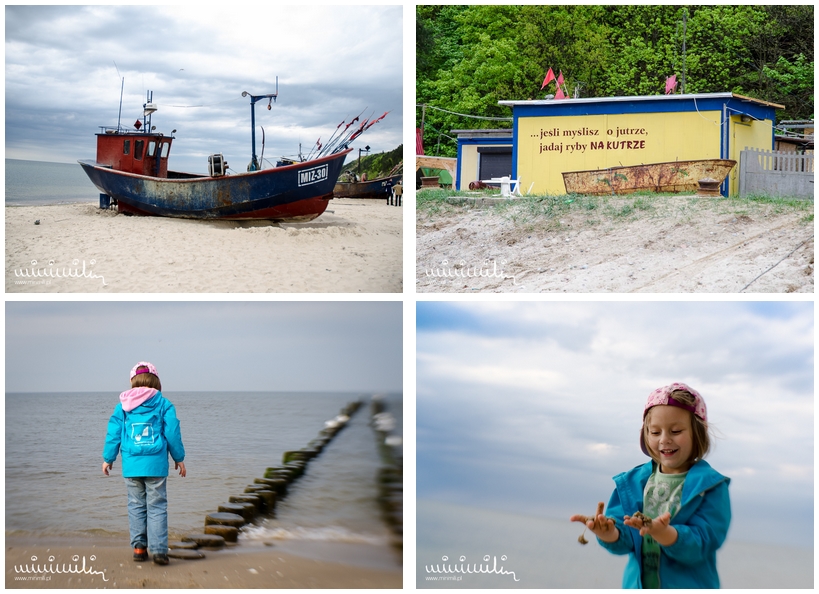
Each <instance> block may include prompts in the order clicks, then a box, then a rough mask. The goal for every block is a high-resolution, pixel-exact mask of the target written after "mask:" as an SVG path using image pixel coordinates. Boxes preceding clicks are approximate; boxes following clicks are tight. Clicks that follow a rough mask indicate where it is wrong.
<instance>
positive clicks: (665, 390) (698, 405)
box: [640, 382, 708, 456]
mask: <svg viewBox="0 0 819 594" xmlns="http://www.w3.org/2000/svg"><path fill="white" fill-rule="evenodd" d="M677 390H680V391H682V392H688V393H689V394H691V396H693V397H694V406H690V405H688V404H685V403H683V402H679V401H677V400H674V398H673V397H672V396H671V393H672V392H676V391H677ZM660 404H665V405H668V406H676V407H679V408H682V409H685V410H687V411H689V412H692V413H694V414H695V415H697V416H698V417H699V418H700V419H702V420H703V421H704V422H706V423H707V422H708V411H707V410H706V408H705V400H703V399H702V396H700V393H699V392H697V391H696V390H695V389H694V388H691V387H689V386H687V385H686V384H682V383H679V382H675V383H673V384H670V385H668V386H663V387H662V388H657V389H656V390H654V391H653V392H652V393H651V394H649V395H648V400H647V401H646V407H645V409H643V420H645V418H646V415H647V414H648V410H649V409H650V408H652V407H654V406H657V405H660ZM640 449H642V450H643V453H644V454H645V455H646V456H649V455H650V454H649V453H648V450H647V449H646V442H645V438H644V436H643V429H642V428H640Z"/></svg>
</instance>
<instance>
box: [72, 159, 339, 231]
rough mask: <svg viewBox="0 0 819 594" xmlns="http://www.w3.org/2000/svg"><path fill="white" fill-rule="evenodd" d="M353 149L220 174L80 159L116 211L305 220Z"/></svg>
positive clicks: (328, 193) (327, 195)
mask: <svg viewBox="0 0 819 594" xmlns="http://www.w3.org/2000/svg"><path fill="white" fill-rule="evenodd" d="M350 150H352V149H348V150H346V151H344V152H340V153H336V154H333V155H329V156H327V157H323V158H321V159H316V160H313V161H306V162H304V163H296V164H294V165H285V166H282V167H276V168H273V169H264V170H261V171H254V172H251V173H240V174H237V175H225V176H220V177H206V176H195V175H192V174H184V173H174V172H172V171H169V172H168V177H167V178H160V177H151V176H146V175H138V174H134V173H126V172H123V171H116V170H114V169H111V168H110V167H103V166H100V165H98V164H97V163H96V162H94V161H80V162H79V163H80V165H81V166H82V168H83V170H84V171H85V173H86V174H87V175H88V177H89V179H90V180H91V182H92V183H93V184H94V185H95V186H96V187H97V188H98V189H99V191H100V192H102V193H103V194H105V195H107V196H110V197H111V198H113V199H115V200H116V201H117V205H118V208H119V210H120V211H121V212H127V213H132V214H141V215H153V216H165V217H180V218H187V219H273V220H283V221H284V220H290V221H308V220H311V219H314V218H316V217H317V216H319V215H320V214H321V213H323V212H324V210H325V209H326V208H327V204H328V202H329V200H330V199H332V197H333V186H334V185H335V183H336V180H337V179H338V176H339V174H340V173H341V168H342V165H343V164H344V158H345V157H346V155H347V153H349V152H350Z"/></svg>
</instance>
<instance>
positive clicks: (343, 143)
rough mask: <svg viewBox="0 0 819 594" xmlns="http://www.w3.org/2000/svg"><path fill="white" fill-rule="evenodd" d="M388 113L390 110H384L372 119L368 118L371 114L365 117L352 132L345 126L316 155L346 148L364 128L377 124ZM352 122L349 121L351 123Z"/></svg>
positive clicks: (328, 153)
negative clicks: (335, 138) (342, 130)
mask: <svg viewBox="0 0 819 594" xmlns="http://www.w3.org/2000/svg"><path fill="white" fill-rule="evenodd" d="M388 113H390V112H388V111H385V112H384V113H383V114H382V115H381V116H379V117H377V118H376V119H374V120H370V118H371V117H372V116H370V118H367V119H366V120H364V121H363V122H361V124H360V125H359V126H358V128H356V129H354V130H353V131H352V132H347V128H349V126H348V127H347V128H345V132H344V133H343V134H342V135H341V136H340V137H339V138H338V140H337V141H336V142H335V143H333V144H332V145H327V146H325V147H324V150H322V151H321V152H319V154H318V155H317V156H319V157H320V156H323V155H332V154H335V153H338V152H341V151H343V150H346V149H347V147H348V146H350V143H351V142H352V141H353V140H355V139H356V138H358V137H359V136H361V135H362V134H363V133H364V132H365V131H366V130H369V129H370V128H371V127H372V126H373V125H374V124H377V123H378V122H380V121H381V120H383V119H384V118H385V117H387V114H388ZM356 119H358V118H356ZM354 121H355V120H353V122H354ZM353 122H351V124H352V123H353Z"/></svg>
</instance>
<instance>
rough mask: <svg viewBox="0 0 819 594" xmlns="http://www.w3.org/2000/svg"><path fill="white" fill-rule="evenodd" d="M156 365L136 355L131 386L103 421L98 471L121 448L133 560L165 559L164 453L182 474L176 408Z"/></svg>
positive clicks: (105, 469)
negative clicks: (164, 392) (164, 391)
mask: <svg viewBox="0 0 819 594" xmlns="http://www.w3.org/2000/svg"><path fill="white" fill-rule="evenodd" d="M160 390H162V384H161V383H160V382H159V376H158V374H157V372H156V367H154V366H153V365H151V364H150V363H147V362H145V361H140V362H139V363H137V364H136V365H135V366H134V368H133V369H132V370H131V389H130V390H128V391H126V392H123V393H122V394H120V395H119V399H120V403H119V404H117V406H116V407H115V408H114V414H112V415H111V419H110V420H109V421H108V434H107V435H106V436H105V447H104V449H103V451H102V459H103V463H102V472H103V473H104V474H105V475H106V476H108V471H109V470H111V468H112V467H113V464H114V460H116V458H117V453H118V452H119V451H120V450H121V451H122V476H123V477H124V478H125V484H126V486H127V488H128V524H129V528H130V532H131V546H132V547H134V561H147V559H148V551H150V552H151V553H152V554H153V556H154V563H157V564H159V565H167V564H168V497H167V489H166V484H165V482H166V480H167V478H168V453H170V454H171V458H173V461H174V463H175V464H174V470H179V475H180V476H183V477H184V476H185V474H186V471H185V462H184V460H185V447H184V446H183V445H182V433H181V431H180V429H179V421H178V420H177V418H176V409H175V408H174V406H173V404H171V403H170V401H169V400H167V399H166V398H165V397H164V396H162V392H161V391H160Z"/></svg>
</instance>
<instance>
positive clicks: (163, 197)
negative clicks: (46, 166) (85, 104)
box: [79, 82, 386, 221]
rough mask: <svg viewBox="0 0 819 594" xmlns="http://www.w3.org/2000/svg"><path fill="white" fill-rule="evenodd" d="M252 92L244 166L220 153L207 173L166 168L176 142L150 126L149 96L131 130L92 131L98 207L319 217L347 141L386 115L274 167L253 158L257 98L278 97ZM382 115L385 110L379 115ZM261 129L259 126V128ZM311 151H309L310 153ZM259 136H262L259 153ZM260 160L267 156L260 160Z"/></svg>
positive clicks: (88, 165) (192, 214)
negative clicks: (231, 167)
mask: <svg viewBox="0 0 819 594" xmlns="http://www.w3.org/2000/svg"><path fill="white" fill-rule="evenodd" d="M276 88H277V92H276V93H273V94H268V95H250V94H249V93H247V92H243V93H242V96H243V97H248V96H249V97H250V109H251V111H250V114H251V142H252V158H251V161H250V165H248V168H247V172H240V173H231V172H228V164H227V162H226V161H225V158H224V156H223V155H222V154H212V155H210V156H209V157H208V174H207V175H201V174H194V173H183V172H178V171H171V170H169V169H168V154H169V153H170V150H171V143H172V142H173V140H174V136H173V134H174V133H175V132H176V130H174V131H173V132H171V135H170V136H165V135H164V134H161V133H158V132H156V131H155V129H156V128H155V126H152V125H151V116H152V115H153V113H154V112H156V111H157V108H156V105H155V104H154V103H152V102H151V100H152V98H153V94H152V93H150V94H149V95H148V96H147V99H148V101H147V103H145V104H144V105H143V121H142V122H140V120H137V121H136V123H135V124H134V126H135V129H126V128H125V127H123V126H120V125H119V124H117V126H116V128H113V127H104V126H103V127H101V131H100V132H99V133H97V157H96V160H94V161H90V160H81V161H79V163H80V165H81V166H82V168H83V170H84V171H85V173H86V174H87V175H88V177H89V178H90V180H91V182H92V183H93V184H94V185H95V186H96V187H97V188H98V189H99V191H100V192H101V194H100V206H101V207H107V205H108V203H109V202H111V201H113V202H114V203H116V205H117V209H118V210H119V212H123V213H127V214H136V215H154V216H165V217H180V218H189V219H272V220H280V221H309V220H312V219H314V218H316V217H318V216H319V215H321V214H322V213H323V212H324V211H325V209H326V208H327V205H328V203H329V201H330V200H331V199H332V198H333V186H334V185H335V183H336V180H337V179H338V176H339V174H340V173H341V170H342V166H343V164H344V159H345V157H346V156H347V155H348V154H349V153H350V152H351V151H352V150H353V149H351V148H349V145H350V143H351V142H352V141H353V140H354V139H355V138H357V137H358V136H360V135H361V134H362V132H364V130H366V129H367V128H369V127H370V126H372V125H373V124H375V123H376V122H378V121H380V120H381V119H383V117H384V116H381V117H380V118H376V119H373V120H371V121H370V120H369V119H367V120H364V121H363V122H361V123H360V125H359V126H357V127H353V128H352V130H349V129H350V128H351V126H352V125H353V124H354V123H355V122H356V121H358V119H359V118H358V117H356V118H355V119H354V120H352V121H351V122H350V123H349V124H347V126H346V127H345V128H344V129H343V130H342V129H341V127H342V125H343V124H344V123H345V122H341V124H339V126H338V127H337V128H336V131H335V132H334V133H333V135H332V137H331V138H330V140H329V141H327V142H326V143H324V145H323V146H322V144H321V143H320V142H318V143H317V148H316V149H315V150H314V151H312V152H311V155H310V156H308V158H306V159H300V160H298V161H296V160H292V159H284V158H283V159H282V160H280V161H278V162H277V164H276V166H275V167H270V168H267V169H262V168H261V167H260V165H259V160H257V158H256V115H255V109H256V108H255V105H256V102H258V101H260V100H263V99H268V109H270V104H271V102H272V101H275V99H276V97H277V96H278V82H277V85H276ZM384 115H386V114H384ZM262 132H264V130H262ZM313 152H314V153H315V155H313V154H312V153H313ZM263 156H264V140H262V157H263ZM261 161H262V163H264V158H262V160H261Z"/></svg>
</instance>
